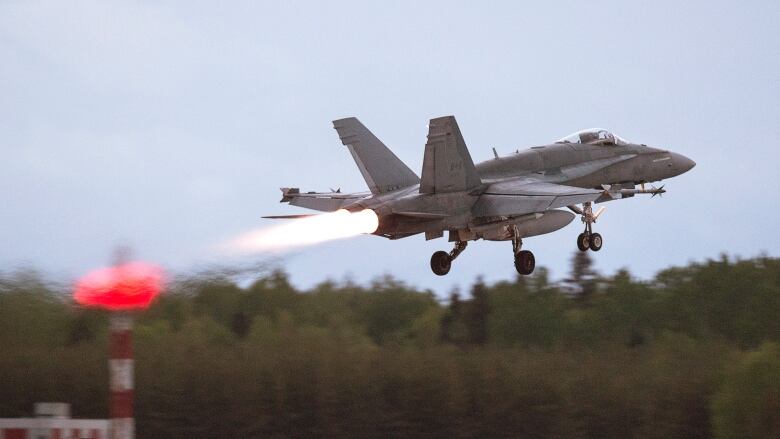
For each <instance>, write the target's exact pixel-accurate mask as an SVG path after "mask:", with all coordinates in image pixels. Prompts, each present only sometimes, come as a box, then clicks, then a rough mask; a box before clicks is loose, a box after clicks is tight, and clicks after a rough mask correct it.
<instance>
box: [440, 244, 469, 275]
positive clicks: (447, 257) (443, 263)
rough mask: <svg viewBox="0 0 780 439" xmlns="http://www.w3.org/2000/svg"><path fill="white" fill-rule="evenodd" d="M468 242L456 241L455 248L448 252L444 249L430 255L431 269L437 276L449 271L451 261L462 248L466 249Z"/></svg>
mask: <svg viewBox="0 0 780 439" xmlns="http://www.w3.org/2000/svg"><path fill="white" fill-rule="evenodd" d="M467 245H468V243H467V242H466V241H458V242H456V243H455V248H453V249H452V251H450V252H449V253H447V252H445V251H437V252H436V253H434V254H433V256H431V270H433V273H434V274H436V275H437V276H444V275H445V274H447V273H449V272H450V267H451V266H452V261H454V260H455V258H457V257H458V255H460V254H461V253H462V252H463V250H465V249H466V246H467Z"/></svg>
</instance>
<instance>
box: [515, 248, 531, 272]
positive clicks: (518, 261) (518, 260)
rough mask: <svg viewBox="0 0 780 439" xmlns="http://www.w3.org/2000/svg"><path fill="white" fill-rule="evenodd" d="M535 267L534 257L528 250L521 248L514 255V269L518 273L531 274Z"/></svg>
mask: <svg viewBox="0 0 780 439" xmlns="http://www.w3.org/2000/svg"><path fill="white" fill-rule="evenodd" d="M535 267H536V258H535V257H534V254H533V253H531V252H529V251H528V250H522V251H521V252H520V253H518V254H517V255H515V269H517V272H518V273H520V274H531V273H533V272H534V268H535Z"/></svg>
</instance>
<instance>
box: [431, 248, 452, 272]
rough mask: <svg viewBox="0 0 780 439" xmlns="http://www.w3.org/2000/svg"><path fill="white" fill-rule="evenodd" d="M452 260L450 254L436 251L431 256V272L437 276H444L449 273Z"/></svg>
mask: <svg viewBox="0 0 780 439" xmlns="http://www.w3.org/2000/svg"><path fill="white" fill-rule="evenodd" d="M451 266H452V258H450V254H449V253H447V252H444V251H437V252H436V253H434V254H433V255H432V256H431V270H433V273H434V274H436V275H437V276H444V275H445V274H447V273H449V272H450V267H451Z"/></svg>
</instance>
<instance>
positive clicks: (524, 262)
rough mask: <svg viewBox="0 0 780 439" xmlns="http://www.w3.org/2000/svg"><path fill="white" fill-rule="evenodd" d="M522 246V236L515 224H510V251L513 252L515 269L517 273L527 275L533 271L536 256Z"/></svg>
mask: <svg viewBox="0 0 780 439" xmlns="http://www.w3.org/2000/svg"><path fill="white" fill-rule="evenodd" d="M522 248H523V238H521V237H520V233H519V232H518V230H517V226H512V252H513V253H514V254H515V269H516V270H517V272H518V273H520V274H523V275H527V274H531V273H533V272H534V268H535V267H536V258H535V257H534V254H533V253H531V252H530V251H528V250H521V249H522Z"/></svg>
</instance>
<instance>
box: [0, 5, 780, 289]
mask: <svg viewBox="0 0 780 439" xmlns="http://www.w3.org/2000/svg"><path fill="white" fill-rule="evenodd" d="M216 5H217V4H216V3H214V2H202V3H198V2H180V3H175V2H171V3H166V4H160V3H159V2H113V1H104V0H101V1H76V2H22V1H5V2H2V3H1V4H0V164H2V168H0V169H1V171H0V187H2V189H0V226H2V227H0V270H9V269H13V268H14V267H17V266H20V265H32V266H34V267H38V268H40V269H42V270H45V271H47V272H50V273H53V274H55V275H58V276H60V275H64V276H74V275H77V274H79V273H81V272H82V271H84V270H86V269H88V268H90V267H93V266H96V265H101V264H104V263H106V262H107V260H108V257H109V255H110V253H111V249H112V248H113V247H114V246H115V245H117V244H118V243H127V244H130V245H132V246H133V247H134V248H135V252H136V254H137V255H138V256H139V257H142V258H145V259H149V260H153V261H158V262H160V263H162V264H164V265H166V266H167V267H170V268H172V269H175V270H182V269H186V268H188V267H192V266H193V265H196V264H202V263H207V262H210V261H214V260H215V257H214V255H213V252H212V250H211V248H212V246H214V245H215V244H217V243H219V242H221V241H222V240H224V239H226V238H229V237H231V236H233V235H235V234H237V233H241V232H244V231H246V230H249V229H252V228H255V227H257V226H260V225H263V224H265V223H264V222H263V221H262V220H260V216H261V215H263V214H282V213H298V212H300V209H297V208H294V207H289V206H287V205H283V204H278V203H277V202H278V200H279V198H280V196H279V191H278V189H277V188H278V187H280V186H300V187H301V188H302V189H304V190H327V189H328V188H329V187H341V188H342V190H344V191H361V190H365V183H364V182H363V180H362V178H361V176H360V173H359V172H358V170H357V168H356V167H355V165H354V163H353V161H352V158H351V157H350V155H349V153H348V151H347V150H346V148H345V147H344V146H342V145H341V143H340V142H339V140H338V137H337V135H336V133H335V131H334V130H333V129H332V128H331V124H330V121H331V120H333V119H336V118H341V117H346V116H357V117H359V118H360V119H361V120H362V121H363V122H364V123H365V124H366V125H367V126H368V127H369V128H370V129H371V130H372V131H373V132H374V133H375V134H376V135H377V136H378V137H379V138H380V139H382V140H383V141H384V142H385V143H386V144H387V145H388V146H390V148H391V149H393V150H394V151H395V152H396V154H397V155H398V156H399V157H400V158H401V159H402V160H404V161H405V162H406V163H407V164H408V165H409V166H410V167H411V168H412V169H414V170H416V171H418V173H419V170H420V169H421V164H422V156H423V148H424V144H425V135H426V133H427V128H426V123H427V121H428V119H429V118H431V117H436V116H442V115H448V114H454V115H455V116H456V117H457V118H458V122H459V124H460V127H461V130H462V132H463V135H464V137H465V139H466V142H467V144H468V145H469V149H470V150H471V154H472V157H473V158H474V160H475V161H481V160H486V159H489V158H490V157H491V156H492V153H491V151H490V148H491V147H495V148H496V149H497V150H498V151H499V153H503V154H506V153H509V152H511V151H514V150H515V149H517V148H526V147H528V146H532V145H535V144H543V143H546V142H549V141H552V140H555V139H557V138H560V137H563V136H564V135H566V134H568V133H570V132H572V131H576V130H578V129H581V128H587V127H591V126H600V127H605V128H609V129H611V130H613V131H614V132H616V133H617V134H619V135H620V136H622V137H624V138H627V139H630V140H634V141H638V142H642V143H646V144H648V145H651V146H661V147H667V148H669V149H672V150H674V151H677V152H680V153H682V154H685V155H686V156H689V157H691V158H693V159H694V160H695V161H696V162H697V164H698V165H697V167H696V168H694V169H693V170H692V171H691V172H689V173H687V174H685V175H682V176H680V177H677V178H676V179H672V180H670V181H668V182H666V184H667V186H666V187H667V189H668V190H669V192H668V193H667V194H666V195H665V196H664V197H663V198H662V199H658V198H657V197H656V198H654V199H652V200H651V199H649V198H645V197H636V198H634V199H632V200H626V201H618V202H613V203H607V204H606V206H607V211H606V212H605V213H604V216H603V219H602V220H600V221H599V222H598V223H597V224H596V226H595V227H596V230H597V231H598V232H600V233H601V234H602V235H604V238H605V239H604V242H605V243H604V248H603V249H602V250H601V252H599V253H598V254H594V257H595V259H596V261H597V267H598V268H599V269H600V270H601V271H603V272H607V273H611V272H613V271H614V270H615V269H617V268H619V267H624V266H625V267H628V268H629V269H630V270H631V271H632V272H633V273H635V274H637V275H639V276H642V277H648V276H652V274H653V273H655V271H657V270H658V269H661V268H664V267H666V266H669V265H671V264H685V263H686V262H688V261H691V260H702V259H704V258H707V257H716V256H717V255H718V253H719V252H728V253H731V254H737V255H742V256H745V257H750V256H754V255H756V254H758V253H759V252H761V251H766V252H767V253H768V254H770V255H773V256H777V255H778V250H777V249H778V247H780V238H778V233H777V230H778V227H777V226H778V224H779V222H778V220H777V218H776V212H774V211H773V209H774V208H776V207H777V204H778V201H780V195H778V194H780V184H779V183H778V172H777V166H778V162H780V153H778V147H780V145H778V139H780V128H779V127H778V126H779V125H778V121H780V104H778V99H779V98H780V33H779V31H778V30H777V23H778V22H780V3H779V2H776V1H763V2H758V1H740V2H736V1H735V2H721V1H690V2H679V1H670V2H661V1H652V2H651V1H644V2H626V1H615V2H602V1H596V2H571V3H559V2H533V3H531V2H496V3H476V2H453V1H447V2H424V3H423V2H382V3H380V2H365V1H355V2H339V1H331V2H309V3H298V4H294V2H246V3H239V2H229V3H227V6H224V7H221V8H220V7H217V6H216ZM580 227H581V226H580V224H579V221H578V220H575V222H573V223H572V224H571V225H569V226H568V227H566V228H564V229H563V230H561V231H559V232H557V233H554V234H550V235H545V236H541V237H535V238H530V239H527V240H526V248H528V249H530V250H533V251H534V253H535V254H536V258H537V266H538V265H545V266H548V267H549V268H550V269H551V270H552V272H553V276H554V277H560V276H563V275H564V274H565V273H566V271H567V270H568V261H569V259H570V257H571V255H572V253H573V251H574V250H575V249H576V246H575V237H576V236H577V234H578V233H579V232H580V230H579V229H580ZM449 248H450V245H449V244H448V243H447V242H445V240H443V239H440V240H434V241H428V242H425V241H424V239H423V238H422V237H412V238H408V239H405V240H401V241H396V242H390V241H387V240H384V239H381V238H378V237H371V236H361V237H358V238H355V239H351V240H347V241H339V242H333V243H329V244H325V245H321V246H317V247H312V248H306V249H303V250H298V251H296V252H295V253H291V254H287V255H286V256H285V259H284V261H283V263H284V267H285V268H286V269H287V270H288V271H289V272H291V273H292V279H293V281H294V283H295V284H296V285H299V286H302V287H308V286H311V285H313V284H314V283H317V282H319V281H322V280H324V279H326V278H335V279H342V278H344V276H350V277H351V278H353V279H354V280H357V281H359V282H365V281H368V280H370V279H371V278H373V277H375V276H378V275H381V274H383V273H390V274H392V275H393V276H395V277H397V278H399V279H401V280H403V281H406V282H408V283H410V284H412V285H416V286H420V287H427V288H432V289H434V290H436V291H437V292H439V293H442V294H444V293H446V292H447V291H448V290H449V289H450V288H451V287H452V286H453V285H461V286H464V287H465V286H466V285H467V284H468V283H470V282H471V281H473V280H474V278H475V277H476V276H477V275H478V274H484V275H485V277H486V279H487V280H488V281H495V280H500V279H509V278H513V277H514V276H515V272H514V267H513V265H512V257H511V245H510V244H509V243H493V242H482V241H480V242H477V243H473V245H470V246H469V248H468V250H467V251H466V252H465V253H464V254H463V255H462V256H461V257H460V258H459V259H458V260H457V261H456V262H455V264H454V265H453V269H452V271H451V272H450V274H449V275H448V276H447V277H446V278H439V277H436V276H434V275H433V274H432V273H431V272H430V269H429V267H428V261H429V258H430V254H431V253H432V252H433V251H435V250H440V249H449Z"/></svg>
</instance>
